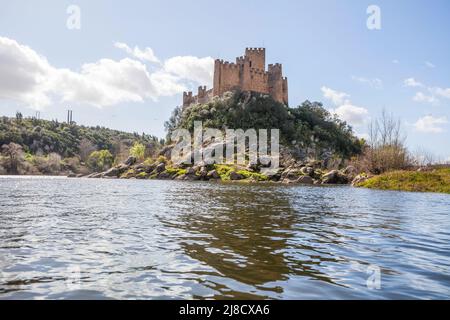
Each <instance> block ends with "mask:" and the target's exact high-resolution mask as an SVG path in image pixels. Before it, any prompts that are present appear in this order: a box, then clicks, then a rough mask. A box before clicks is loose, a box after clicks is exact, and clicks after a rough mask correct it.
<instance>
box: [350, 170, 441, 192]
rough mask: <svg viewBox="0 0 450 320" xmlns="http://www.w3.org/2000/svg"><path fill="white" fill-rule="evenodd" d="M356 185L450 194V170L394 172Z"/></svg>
mask: <svg viewBox="0 0 450 320" xmlns="http://www.w3.org/2000/svg"><path fill="white" fill-rule="evenodd" d="M354 185H355V186H356V187H364V188H369V189H381V190H398V191H413V192H437V193H447V194H450V168H441V169H432V170H430V171H392V172H387V173H384V174H381V175H378V176H374V177H371V178H368V179H366V180H364V181H361V182H358V183H355V184H354Z"/></svg>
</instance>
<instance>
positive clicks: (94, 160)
mask: <svg viewBox="0 0 450 320" xmlns="http://www.w3.org/2000/svg"><path fill="white" fill-rule="evenodd" d="M113 162H114V157H113V155H112V154H111V152H109V151H108V150H100V151H94V152H92V153H91V154H90V155H89V158H88V166H89V167H90V168H91V169H92V170H94V171H96V172H101V171H104V170H106V169H108V168H110V167H111V165H112V164H113Z"/></svg>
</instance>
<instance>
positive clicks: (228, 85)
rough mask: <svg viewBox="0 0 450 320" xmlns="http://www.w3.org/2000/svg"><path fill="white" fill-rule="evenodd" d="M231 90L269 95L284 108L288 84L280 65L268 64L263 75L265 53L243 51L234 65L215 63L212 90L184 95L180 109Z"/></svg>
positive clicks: (255, 50) (204, 101) (256, 49)
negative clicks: (242, 54) (243, 53)
mask: <svg viewBox="0 0 450 320" xmlns="http://www.w3.org/2000/svg"><path fill="white" fill-rule="evenodd" d="M235 90H240V91H251V92H257V93H264V94H270V95H271V96H272V98H273V99H274V100H275V101H278V102H281V103H284V104H288V83H287V78H286V77H283V70H282V66H281V64H279V63H276V64H269V69H268V70H267V71H266V49H265V48H246V49H245V55H244V56H242V57H238V58H236V63H232V62H228V61H225V62H224V61H223V60H219V59H217V60H215V62H214V84H213V88H212V89H210V90H207V89H206V87H205V86H200V87H199V88H198V94H197V95H196V96H194V95H193V94H192V92H184V93H183V107H188V106H190V105H191V104H194V103H206V102H208V101H209V100H210V99H211V98H212V97H215V96H221V95H223V94H224V93H225V92H227V91H235Z"/></svg>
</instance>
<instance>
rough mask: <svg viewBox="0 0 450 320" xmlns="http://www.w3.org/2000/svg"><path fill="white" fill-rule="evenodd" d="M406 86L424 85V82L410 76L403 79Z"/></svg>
mask: <svg viewBox="0 0 450 320" xmlns="http://www.w3.org/2000/svg"><path fill="white" fill-rule="evenodd" d="M403 84H404V86H405V87H423V84H422V83H420V82H419V81H417V80H416V79H414V78H408V79H405V81H403Z"/></svg>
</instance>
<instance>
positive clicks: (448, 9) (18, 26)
mask: <svg viewBox="0 0 450 320" xmlns="http://www.w3.org/2000/svg"><path fill="white" fill-rule="evenodd" d="M372 4H374V5H377V6H379V8H380V10H381V30H369V29H368V28H367V26H366V20H367V18H368V16H369V15H368V14H367V13H366V9H367V7H368V6H369V5H372ZM70 5H77V6H78V7H79V8H80V13H81V15H80V18H81V25H80V26H81V28H80V29H79V30H77V29H76V30H70V29H68V28H67V26H66V23H67V19H68V18H69V16H70V14H68V13H67V8H68V6H70ZM448 39H450V2H449V1H446V0H434V1H428V2H427V1H404V0H397V1H361V0H358V1H356V0H355V1H350V0H347V1H344V0H342V1H331V0H329V1H325V0H322V1H317V0H316V1H287V0H280V1H256V0H247V1H242V0H241V1H235V0H232V1H212V0H210V1H203V0H201V1H194V2H192V1H189V2H188V1H170V0H166V1H126V2H125V1H81V0H73V1H58V2H56V1H50V0H48V1H44V0H42V1H7V2H6V1H2V9H1V11H0V114H1V115H10V116H12V115H14V114H15V112H16V110H20V111H22V112H23V113H24V114H25V115H31V114H34V112H35V110H36V109H39V110H40V111H41V115H42V117H43V118H47V119H52V118H58V119H59V120H63V119H64V118H65V113H66V110H67V108H68V107H67V106H69V105H70V107H71V109H73V110H74V120H75V121H77V122H78V123H81V124H87V125H97V124H99V125H104V126H107V127H113V128H117V129H123V130H127V131H137V132H142V131H145V132H146V133H151V134H155V135H158V136H160V137H162V136H164V134H165V133H164V128H163V123H164V121H165V120H167V119H168V117H169V116H170V113H171V111H172V109H173V108H174V107H175V106H177V105H179V104H180V102H181V99H182V93H181V91H182V89H183V88H189V89H194V88H196V87H197V86H198V85H200V84H202V83H200V81H201V82H204V79H205V78H207V71H208V68H209V67H210V66H211V61H212V59H211V58H217V57H220V58H223V59H227V60H231V61H234V58H235V57H236V56H240V55H242V54H243V51H244V49H245V47H259V46H264V47H266V50H267V61H268V63H275V62H280V63H282V64H283V71H284V73H285V75H286V76H287V77H288V79H289V100H290V105H291V106H295V105H298V104H300V103H301V102H302V101H304V100H306V99H308V100H314V101H322V102H323V103H324V105H325V106H326V107H327V108H328V109H330V110H334V111H335V112H337V113H338V114H339V115H341V116H342V117H343V118H346V119H347V120H348V121H349V122H350V123H351V124H352V125H353V126H354V129H355V131H356V132H357V133H358V134H359V135H362V136H363V135H364V134H365V133H366V131H367V130H366V127H367V122H368V121H370V119H371V118H375V117H377V116H378V115H379V113H380V111H381V110H382V109H383V108H384V109H386V110H387V111H390V112H392V113H393V114H394V115H396V116H397V117H400V118H401V119H402V123H403V127H404V129H405V131H406V133H407V143H408V145H409V146H410V148H411V149H413V150H414V149H416V148H418V147H419V146H420V147H422V148H424V149H426V150H428V151H430V152H433V153H434V154H435V155H436V156H438V157H440V158H442V159H450V143H449V137H450V134H449V132H450V123H449V121H450V59H449V57H450V41H449V40H448ZM118 42H120V43H121V45H119V44H118ZM125 44H126V46H125ZM136 46H137V47H138V48H139V50H134V48H135V47H136ZM127 48H128V52H127ZM146 48H151V50H149V49H146ZM195 68H196V69H195ZM205 72H206V73H205ZM50 75H51V76H50ZM55 75H56V76H55ZM49 78H52V80H51V81H50V80H48V79H49ZM102 81H104V82H105V83H106V84H105V85H103V84H101V82H102ZM205 81H206V80H205ZM94 82H95V83H96V84H99V83H100V84H99V86H98V88H95V90H93V89H92V88H91V84H92V83H94ZM91 89H92V90H91ZM42 92H44V94H43V93H42ZM97 93H98V94H97Z"/></svg>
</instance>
